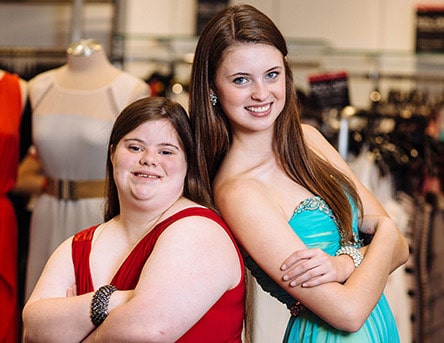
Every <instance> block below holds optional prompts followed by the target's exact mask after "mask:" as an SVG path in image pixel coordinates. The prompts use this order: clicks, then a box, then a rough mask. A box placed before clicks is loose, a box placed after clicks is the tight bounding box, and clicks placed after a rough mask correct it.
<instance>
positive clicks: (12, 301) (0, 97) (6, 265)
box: [0, 72, 22, 342]
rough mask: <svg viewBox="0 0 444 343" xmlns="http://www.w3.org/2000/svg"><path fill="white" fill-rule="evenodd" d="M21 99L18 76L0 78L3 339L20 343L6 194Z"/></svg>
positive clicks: (13, 237) (11, 215) (13, 235)
mask: <svg viewBox="0 0 444 343" xmlns="http://www.w3.org/2000/svg"><path fill="white" fill-rule="evenodd" d="M21 114H22V98H21V93H20V82H19V77H18V76H17V75H12V74H9V73H7V72H5V73H4V75H3V77H2V78H0V161H1V167H0V261H1V263H0V304H1V305H0V318H1V319H0V342H18V327H19V325H18V323H19V322H18V318H19V317H18V301H17V299H18V298H17V245H18V242H17V219H16V216H15V212H14V207H13V205H12V203H11V202H10V201H9V198H8V197H7V193H8V191H10V190H11V188H12V187H13V186H14V184H15V181H16V177H17V168H18V159H19V141H20V132H19V131H20V121H21Z"/></svg>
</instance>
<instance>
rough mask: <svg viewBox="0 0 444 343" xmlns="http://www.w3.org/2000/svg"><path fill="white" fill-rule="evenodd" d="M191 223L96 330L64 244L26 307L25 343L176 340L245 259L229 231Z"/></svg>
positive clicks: (172, 230)
mask: <svg viewBox="0 0 444 343" xmlns="http://www.w3.org/2000/svg"><path fill="white" fill-rule="evenodd" d="M191 218H192V219H190V218H186V219H182V220H180V221H178V222H176V223H174V224H173V225H171V226H170V227H169V228H168V230H166V231H165V232H164V233H163V234H162V235H161V237H160V238H159V240H158V242H157V244H156V247H155V249H154V251H153V253H152V254H151V255H150V258H149V259H148V261H147V263H146V265H145V267H144V269H143V271H142V274H141V277H140V280H139V283H138V285H137V286H136V288H135V290H134V291H116V292H114V293H113V294H112V296H111V298H110V302H109V308H108V309H109V316H108V317H107V318H106V319H105V321H104V322H103V323H102V324H101V325H100V326H99V327H98V328H97V329H96V328H95V327H94V325H93V324H92V322H91V319H90V304H91V299H92V293H88V294H84V295H81V296H69V297H66V292H67V290H68V292H70V290H69V289H70V287H71V286H72V284H73V283H74V282H75V280H74V271H73V268H72V260H71V248H70V245H71V242H70V240H68V241H66V242H64V243H63V244H62V246H61V247H60V248H59V249H58V250H57V252H56V253H55V254H54V255H53V256H52V257H51V259H50V261H49V262H48V264H47V266H46V268H45V271H44V272H43V274H42V277H41V278H40V280H39V281H38V284H37V286H36V289H35V290H34V292H33V293H32V295H31V297H30V299H29V301H28V303H27V304H26V306H25V309H24V313H23V318H24V329H25V341H26V342H34V341H39V342H80V341H84V342H115V341H124V342H132V341H137V342H139V341H156V342H157V341H163V342H172V341H175V340H177V339H178V338H179V337H181V336H182V335H183V334H184V333H185V332H186V331H188V329H189V328H191V327H192V326H193V325H194V324H195V323H196V322H197V321H198V320H199V319H200V318H201V317H202V316H203V315H204V314H205V313H206V311H207V310H208V309H209V308H210V307H211V306H213V304H214V303H215V302H216V301H218V300H219V298H220V297H221V295H222V294H223V293H224V292H225V291H227V290H228V289H230V288H233V287H234V286H236V285H237V284H238V283H239V281H240V276H241V268H240V261H239V258H238V256H237V253H236V250H235V248H234V245H233V244H232V242H231V240H230V238H229V237H228V235H227V234H226V233H225V231H224V230H223V229H222V228H221V227H220V226H219V225H218V224H216V223H214V222H212V221H210V220H209V219H206V218H200V217H196V218H197V219H196V218H195V217H191ZM99 286H100V285H98V286H97V287H96V288H98V287H99Z"/></svg>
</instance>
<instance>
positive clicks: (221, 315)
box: [72, 207, 245, 343]
mask: <svg viewBox="0 0 444 343" xmlns="http://www.w3.org/2000/svg"><path fill="white" fill-rule="evenodd" d="M190 216H202V217H206V218H210V219H211V220H213V221H215V222H216V223H218V224H219V225H221V226H222V227H223V228H224V229H225V231H226V232H227V233H228V235H229V236H230V237H231V240H232V242H233V244H234V245H235V247H236V249H237V252H238V256H239V263H240V265H241V268H242V278H241V281H240V282H239V284H238V285H237V286H236V287H234V288H233V289H231V290H228V291H226V292H225V293H224V294H223V295H222V297H221V298H220V299H219V301H217V302H216V303H215V304H214V305H213V306H212V307H211V308H210V309H209V310H208V312H207V313H206V314H205V315H204V316H203V317H202V318H201V319H200V320H199V321H198V322H197V323H196V324H195V325H194V326H193V327H192V328H191V329H190V330H189V331H188V332H187V333H185V334H184V335H183V336H182V337H181V338H180V339H179V340H178V341H177V342H178V343H179V342H180V343H198V342H213V343H218V342H220V343H222V342H223V343H240V342H242V337H241V336H242V325H243V318H244V314H245V307H244V306H245V303H244V296H245V274H244V263H243V260H242V256H241V253H240V251H239V249H238V247H237V245H236V243H235V240H234V238H233V236H232V234H231V232H230V230H229V229H228V227H227V225H226V224H225V223H224V222H223V221H222V219H221V218H220V217H219V216H218V215H217V214H216V213H215V212H214V211H212V210H209V209H207V208H201V207H190V208H186V209H184V210H181V211H179V212H177V213H175V214H173V215H172V216H171V217H169V218H166V219H165V220H164V221H162V222H160V223H159V224H157V225H156V226H155V227H154V228H153V229H152V230H151V231H150V232H149V233H148V234H147V235H146V236H145V237H144V238H143V239H142V240H141V241H140V242H139V243H138V244H137V246H136V247H135V248H134V249H133V250H132V251H131V253H130V254H129V255H128V257H127V258H126V260H125V261H124V262H123V264H122V265H121V267H120V269H119V270H118V271H117V273H116V274H115V275H114V277H113V279H112V281H111V284H112V285H114V286H116V287H117V288H118V289H120V290H130V289H134V288H135V287H136V285H137V282H138V280H139V276H140V273H141V271H142V268H143V266H144V265H145V262H146V260H147V259H148V257H149V255H150V254H151V252H152V250H153V249H154V246H155V244H156V242H157V239H158V238H159V236H160V235H161V234H162V232H164V231H165V230H167V229H168V227H169V226H170V225H171V224H172V223H174V222H175V221H177V220H179V219H181V218H184V217H190ZM96 228H97V226H93V227H90V228H89V229H85V230H83V231H81V232H79V233H77V234H76V235H75V236H74V239H73V242H72V257H73V263H74V270H75V274H76V285H77V294H78V295H81V294H84V293H87V292H92V291H93V290H94V285H93V281H92V276H91V270H90V269H89V255H90V253H91V242H92V238H93V236H94V231H95V230H96Z"/></svg>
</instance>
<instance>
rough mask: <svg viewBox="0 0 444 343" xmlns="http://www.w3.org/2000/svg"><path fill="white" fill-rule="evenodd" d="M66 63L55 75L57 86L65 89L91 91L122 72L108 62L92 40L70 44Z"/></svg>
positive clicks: (104, 84) (106, 83)
mask: <svg viewBox="0 0 444 343" xmlns="http://www.w3.org/2000/svg"><path fill="white" fill-rule="evenodd" d="M66 58H67V63H66V64H65V65H64V66H62V67H61V68H60V69H59V70H58V71H57V75H56V81H57V84H58V85H60V86H62V87H63V88H67V89H83V90H91V89H98V88H102V87H104V86H106V85H108V84H109V83H111V82H112V81H113V80H114V79H115V78H116V77H117V76H118V75H119V74H120V73H121V72H122V71H121V70H120V69H118V68H116V67H114V66H113V65H112V64H111V63H110V62H109V60H108V58H107V56H106V54H105V51H104V49H103V48H102V46H101V45H100V44H99V43H97V42H96V41H94V40H92V39H85V40H81V41H79V42H76V43H73V44H71V45H70V46H69V47H68V49H67V54H66Z"/></svg>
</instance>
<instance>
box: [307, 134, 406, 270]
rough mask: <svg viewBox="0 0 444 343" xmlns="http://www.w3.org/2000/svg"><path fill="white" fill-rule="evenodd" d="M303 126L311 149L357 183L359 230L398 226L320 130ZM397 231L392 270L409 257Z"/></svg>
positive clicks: (376, 229)
mask: <svg viewBox="0 0 444 343" xmlns="http://www.w3.org/2000/svg"><path fill="white" fill-rule="evenodd" d="M303 127H304V134H305V136H304V137H305V139H306V142H307V144H308V145H309V146H310V147H311V149H312V150H313V151H315V152H316V153H318V154H319V155H320V156H321V157H324V158H325V159H327V160H328V161H329V162H330V163H332V164H333V165H334V166H335V167H336V168H338V169H339V170H340V171H342V172H343V173H344V174H345V175H347V176H348V177H349V178H350V179H351V181H352V182H353V183H354V184H355V186H356V189H357V191H358V195H359V197H360V198H361V201H362V205H363V217H362V218H361V225H360V227H359V230H360V231H362V232H364V233H366V234H370V235H375V234H376V233H377V232H378V231H381V230H384V228H385V225H386V224H387V222H390V224H389V225H390V226H394V227H395V228H396V225H395V224H394V222H393V220H391V219H390V216H389V215H388V213H387V212H386V211H385V209H384V208H383V206H382V205H381V204H380V202H379V201H378V200H377V199H376V198H375V196H374V195H373V194H372V193H371V192H370V191H369V190H368V189H367V188H366V187H365V186H364V185H363V184H362V183H361V182H360V181H359V179H358V178H357V177H356V176H355V175H354V173H353V172H352V171H351V169H350V167H349V166H348V165H347V163H346V162H345V161H344V160H343V159H342V157H341V156H340V155H339V153H338V152H337V151H336V149H335V148H334V147H333V146H332V145H330V143H329V142H328V141H327V140H326V139H325V138H324V136H322V135H321V133H320V132H319V131H318V130H316V129H315V128H313V127H311V126H308V125H304V126H303ZM396 232H397V236H398V238H397V240H396V245H395V249H394V251H393V254H392V259H391V262H390V272H392V271H394V270H395V269H396V268H398V267H399V266H401V265H402V264H404V263H405V262H406V261H407V259H408V244H407V241H406V240H405V238H404V236H403V235H402V233H401V231H400V230H398V229H397V228H396Z"/></svg>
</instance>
